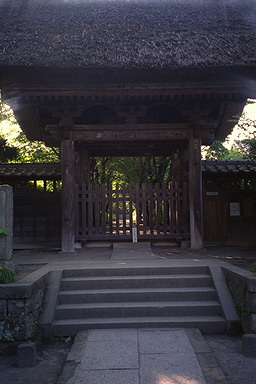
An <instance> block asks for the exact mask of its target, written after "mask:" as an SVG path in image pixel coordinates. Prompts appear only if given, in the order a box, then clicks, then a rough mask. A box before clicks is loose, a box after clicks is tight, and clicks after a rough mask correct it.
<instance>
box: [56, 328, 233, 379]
mask: <svg viewBox="0 0 256 384" xmlns="http://www.w3.org/2000/svg"><path fill="white" fill-rule="evenodd" d="M81 340H83V343H84V346H83V347H82V345H81V344H82V343H81ZM76 349H77V350H78V352H79V353H80V356H81V358H80V359H78V358H77V356H78V353H77V351H76ZM70 356H74V357H76V368H74V365H75V361H73V365H72V367H73V370H71V369H70V365H69V366H68V364H71V363H72V361H71V358H70ZM65 368H66V369H65ZM71 371H72V372H73V373H72V375H71V374H70V372H71ZM71 376H72V377H71ZM62 383H65V384H112V383H115V384H213V383H214V384H217V383H218V384H227V382H226V380H225V377H224V375H223V373H222V371H221V369H220V368H219V367H218V365H217V364H216V362H215V361H214V360H213V358H212V356H211V353H210V352H209V349H208V346H207V344H206V342H205V341H204V338H203V336H202V335H201V333H200V332H199V331H198V330H197V329H186V330H185V329H112V330H111V329H109V330H107V329H102V330H89V331H81V332H79V333H78V335H77V337H76V339H75V341H74V344H73V347H72V349H71V351H70V354H69V356H68V357H67V363H66V365H65V367H64V370H63V372H62V374H61V376H60V379H59V382H58V384H62Z"/></svg>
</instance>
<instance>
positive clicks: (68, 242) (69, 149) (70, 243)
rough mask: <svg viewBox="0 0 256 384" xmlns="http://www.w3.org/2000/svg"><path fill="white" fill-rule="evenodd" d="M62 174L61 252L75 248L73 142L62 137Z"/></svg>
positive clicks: (72, 250) (71, 250)
mask: <svg viewBox="0 0 256 384" xmlns="http://www.w3.org/2000/svg"><path fill="white" fill-rule="evenodd" d="M61 175H62V194H61V201H62V232H61V249H62V252H74V250H75V228H74V219H75V217H74V216H75V182H74V142H73V141H72V140H70V139H63V140H62V142H61Z"/></svg>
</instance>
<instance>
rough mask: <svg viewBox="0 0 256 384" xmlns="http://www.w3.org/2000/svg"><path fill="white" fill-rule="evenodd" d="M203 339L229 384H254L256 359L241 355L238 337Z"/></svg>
mask: <svg viewBox="0 0 256 384" xmlns="http://www.w3.org/2000/svg"><path fill="white" fill-rule="evenodd" d="M204 337H205V340H206V342H207V343H208V345H209V347H210V349H211V351H212V353H213V355H214V357H215V358H216V360H217V362H218V364H219V366H220V367H221V369H222V371H223V372H224V374H225V376H226V379H227V382H228V383H229V384H256V357H246V356H245V355H243V353H242V352H241V348H242V340H241V337H240V336H228V335H205V336H204Z"/></svg>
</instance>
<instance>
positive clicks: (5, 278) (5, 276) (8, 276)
mask: <svg viewBox="0 0 256 384" xmlns="http://www.w3.org/2000/svg"><path fill="white" fill-rule="evenodd" d="M15 277H16V273H15V271H13V270H12V269H10V268H8V267H5V266H1V267H0V283H1V284H8V283H13V282H14V281H15Z"/></svg>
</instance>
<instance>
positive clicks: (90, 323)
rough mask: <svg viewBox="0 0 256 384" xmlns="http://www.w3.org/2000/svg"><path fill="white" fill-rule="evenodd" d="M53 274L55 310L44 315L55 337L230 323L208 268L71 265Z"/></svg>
mask: <svg viewBox="0 0 256 384" xmlns="http://www.w3.org/2000/svg"><path fill="white" fill-rule="evenodd" d="M55 275H56V276H58V277H57V278H56V276H55V277H54V281H55V283H54V287H52V288H50V289H49V292H48V296H49V295H51V300H50V301H51V302H52V304H51V306H52V309H51V310H49V308H48V310H47V309H46V311H44V312H45V313H44V315H43V316H42V319H41V327H42V329H43V330H44V333H46V332H48V333H51V334H52V335H53V336H60V335H62V336H73V335H75V334H76V333H77V332H78V331H80V330H84V329H92V328H98V329H100V328H134V327H136V328H140V327H166V328H167V327H182V328H191V327H193V328H198V329H199V330H200V331H201V332H203V333H219V332H225V331H226V330H227V327H228V325H227V319H226V318H225V317H226V316H225V309H223V303H222V302H221V301H222V300H220V297H219V293H218V289H216V284H215V282H214V279H213V276H212V273H211V270H210V268H209V267H208V266H188V267H186V266H184V267H183V266H173V267H159V266H149V267H136V268H135V267H134V268H131V267H117V268H111V267H108V268H94V269H69V270H63V271H55ZM56 279H57V280H58V279H59V283H57V280H56ZM54 292H55V294H54ZM54 295H55V299H54V298H53V296H54ZM46 301H47V300H46ZM224 301H225V300H224Z"/></svg>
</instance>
